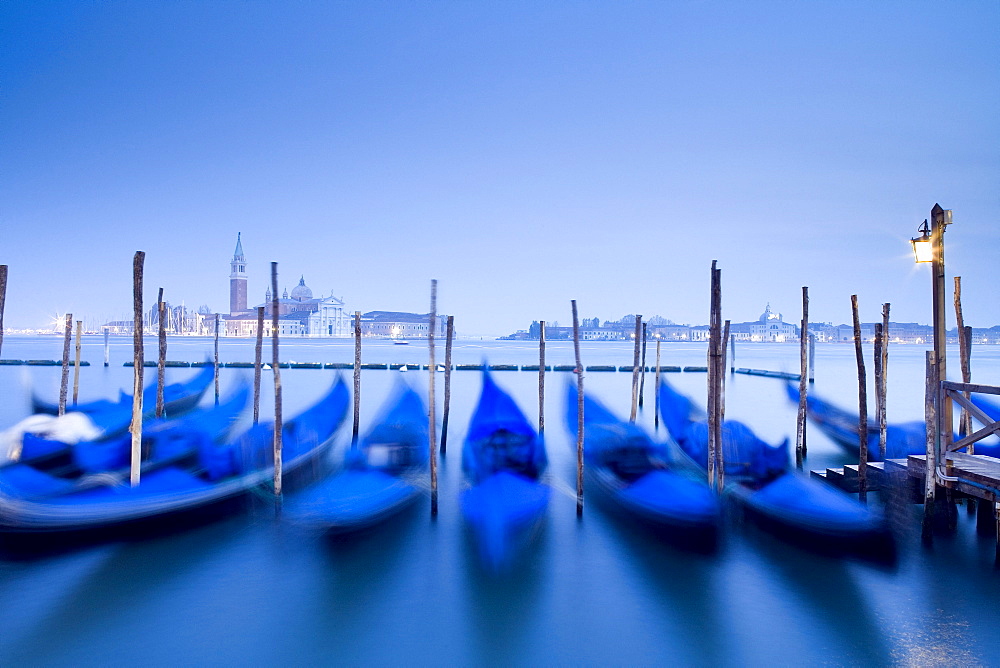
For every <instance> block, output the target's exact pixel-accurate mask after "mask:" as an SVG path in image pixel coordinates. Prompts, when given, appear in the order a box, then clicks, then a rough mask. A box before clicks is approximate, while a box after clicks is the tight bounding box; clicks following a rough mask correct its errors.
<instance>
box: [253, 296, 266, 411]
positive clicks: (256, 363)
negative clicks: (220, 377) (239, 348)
mask: <svg viewBox="0 0 1000 668" xmlns="http://www.w3.org/2000/svg"><path fill="white" fill-rule="evenodd" d="M263 347H264V307H263V306H258V307H257V344H256V345H255V346H254V351H253V353H254V356H253V423H254V424H257V423H258V422H259V421H260V365H261V352H262V349H263Z"/></svg>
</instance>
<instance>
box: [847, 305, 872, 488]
mask: <svg viewBox="0 0 1000 668" xmlns="http://www.w3.org/2000/svg"><path fill="white" fill-rule="evenodd" d="M851 313H852V314H853V318H854V353H855V356H856V357H857V360H858V445H859V446H860V455H859V459H858V499H859V500H860V501H861V502H862V503H867V501H868V476H867V471H866V470H867V468H868V382H867V379H866V375H865V357H864V353H863V352H862V349H861V320H860V319H859V318H858V296H857V295H851Z"/></svg>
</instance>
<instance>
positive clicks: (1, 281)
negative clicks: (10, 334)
mask: <svg viewBox="0 0 1000 668" xmlns="http://www.w3.org/2000/svg"><path fill="white" fill-rule="evenodd" d="M6 304H7V265H5V264H0V352H3V310H4V307H5V306H6Z"/></svg>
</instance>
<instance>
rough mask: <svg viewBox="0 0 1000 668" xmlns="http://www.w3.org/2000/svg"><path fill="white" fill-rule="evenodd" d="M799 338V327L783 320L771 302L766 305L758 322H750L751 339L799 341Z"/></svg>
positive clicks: (772, 341)
mask: <svg viewBox="0 0 1000 668" xmlns="http://www.w3.org/2000/svg"><path fill="white" fill-rule="evenodd" d="M798 339H799V328H798V327H796V326H795V325H793V324H791V323H787V322H785V321H784V320H782V319H781V314H780V313H775V312H774V311H772V310H771V304H770V303H769V304H768V305H767V306H766V307H764V312H763V313H761V314H760V317H759V318H757V322H754V323H751V324H750V340H751V341H766V342H769V343H782V342H784V341H798Z"/></svg>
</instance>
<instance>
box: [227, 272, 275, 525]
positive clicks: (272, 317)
mask: <svg viewBox="0 0 1000 668" xmlns="http://www.w3.org/2000/svg"><path fill="white" fill-rule="evenodd" d="M279 331H280V330H279V327H278V263H277V262H272V263H271V370H272V372H273V373H274V497H275V500H276V506H275V507H276V508H280V505H277V504H280V503H281V463H282V462H281V446H282V443H281V436H282V434H281V430H282V429H283V428H284V425H283V424H282V420H281V418H282V416H281V362H280V358H279V356H278V354H279V353H278V334H279ZM216 368H218V365H216Z"/></svg>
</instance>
